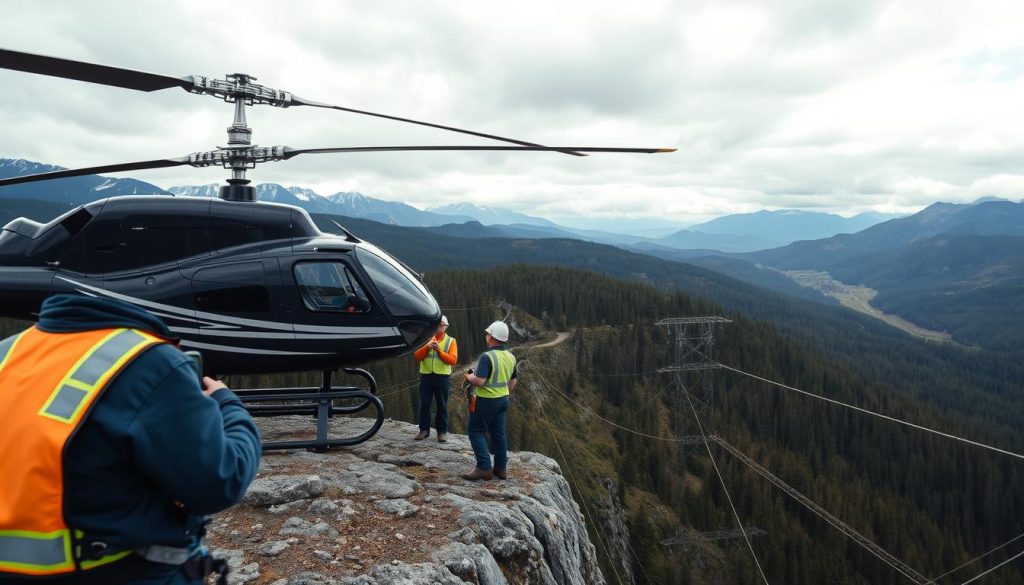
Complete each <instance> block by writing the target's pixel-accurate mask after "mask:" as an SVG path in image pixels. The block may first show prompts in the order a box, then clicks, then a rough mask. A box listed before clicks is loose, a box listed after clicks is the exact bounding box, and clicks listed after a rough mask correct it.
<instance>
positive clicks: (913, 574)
mask: <svg viewBox="0 0 1024 585" xmlns="http://www.w3.org/2000/svg"><path fill="white" fill-rule="evenodd" d="M711 440H712V441H714V442H716V443H718V444H719V445H720V446H721V447H722V448H723V449H725V450H726V451H728V452H729V453H731V454H732V455H733V456H734V457H736V458H737V459H739V460H740V461H741V462H742V463H743V464H744V465H746V466H747V467H749V468H751V469H753V470H754V471H756V472H757V473H758V474H759V475H760V476H761V477H763V478H765V479H767V480H768V481H769V482H771V483H772V484H773V485H774V486H775V487H777V488H779V489H780V490H782V491H783V492H785V493H786V494H787V495H789V496H790V497H791V498H793V499H794V500H796V501H797V502H799V503H800V504H802V505H803V506H804V507H805V508H807V509H808V510H810V511H811V512H814V513H815V514H817V515H818V516H819V517H820V518H821V519H822V520H824V521H825V522H828V523H829V524H831V525H832V526H833V527H835V529H836V530H838V531H839V532H842V533H843V534H845V535H846V536H847V537H849V538H850V539H851V540H853V541H854V542H856V543H857V544H859V545H861V546H862V547H864V548H865V549H867V551H868V552H870V553H871V554H873V555H875V556H876V557H878V558H879V559H880V560H882V562H884V563H885V564H887V565H889V566H890V567H892V568H893V569H895V570H896V571H898V572H900V573H902V574H903V576H905V577H906V578H908V579H910V580H911V581H913V582H915V583H919V584H922V585H923V584H924V583H925V582H926V578H925V577H924V576H922V575H920V574H919V573H918V572H917V571H915V570H914V569H913V568H911V567H910V566H909V565H907V564H906V563H904V562H903V561H901V560H900V559H898V558H896V557H895V556H894V555H893V554H891V553H889V552H888V551H886V550H885V549H884V548H882V547H880V546H878V545H877V544H875V543H874V542H872V541H871V540H869V539H868V538H867V537H866V536H864V535H862V534H861V533H859V532H857V531H856V530H855V529H854V528H853V527H852V526H850V525H849V524H847V523H845V522H843V521H842V520H840V519H839V518H837V517H835V516H833V515H832V514H831V513H830V512H829V511H828V510H826V509H825V508H823V507H821V506H820V505H818V504H817V503H816V502H814V501H813V500H811V499H810V498H808V497H807V496H805V495H804V494H802V493H800V492H799V491H797V490H796V489H795V488H793V487H792V486H790V485H789V484H788V483H786V482H784V481H782V479H780V478H779V477H778V476H776V475H775V474H773V473H772V472H770V471H768V470H767V469H765V468H764V467H763V466H761V465H760V464H758V463H757V462H756V461H754V460H753V459H751V458H750V457H748V456H747V455H746V454H745V453H743V452H742V451H740V450H739V449H737V448H736V447H733V446H732V445H730V444H729V443H727V442H726V441H725V439H723V438H721V437H719V436H717V435H712V436H711ZM708 449H709V450H710V447H708ZM741 528H742V526H741Z"/></svg>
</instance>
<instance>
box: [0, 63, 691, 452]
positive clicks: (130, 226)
mask: <svg viewBox="0 0 1024 585" xmlns="http://www.w3.org/2000/svg"><path fill="white" fill-rule="evenodd" d="M0 68H3V69H11V70H17V71H23V72H27V73H35V74H40V75H48V76H54V77H62V78H66V79H73V80H78V81H85V82H90V83H97V84H102V85H109V86H114V87H121V88H125V89H133V90H138V91H144V92H151V91H156V90H162V89H169V88H175V87H177V88H181V89H184V90H186V91H188V92H190V93H194V94H206V95H211V96H214V97H217V98H219V99H222V100H224V101H227V102H229V103H234V105H235V109H234V120H233V123H232V125H231V126H229V127H228V129H227V132H228V146H226V147H220V148H217V149H216V150H213V151H208V152H197V153H193V154H190V155H186V156H182V157H177V158H166V159H153V160H147V161H138V162H129V163H117V164H110V165H103V166H95V167H88V168H79V169H71V170H60V171H53V172H47V173H41V174H36V175H28V176H19V177H12V178H8V179H0V197H2V196H3V187H4V186H7V185H14V184H20V183H29V182H36V181H47V180H52V179H59V178H64V177H75V176H82V175H92V174H99V173H111V172H118V171H130V170H144V169H154V168H167V167H174V166H182V165H191V166H194V167H208V166H220V167H223V168H225V169H230V171H231V178H229V179H228V180H227V185H224V186H222V187H221V188H220V194H219V198H218V199H203V198H192V197H168V196H158V195H151V196H126V197H113V198H109V199H103V200H99V201H95V202H92V203H88V204H86V205H83V206H81V207H78V208H77V209H74V210H72V211H69V212H68V213H66V214H64V215H62V216H60V217H58V218H56V219H54V220H52V221H50V222H48V223H46V224H40V223H37V222H35V221H33V220H30V219H26V218H18V219H15V220H13V221H11V222H10V223H9V224H7V225H6V226H4V228H3V230H2V231H0V316H4V317H12V318H19V319H30V320H31V319H34V318H35V317H36V315H37V314H38V311H39V307H40V304H41V303H42V301H43V300H44V299H45V298H46V297H48V296H50V295H53V294H56V293H59V292H69V291H76V292H79V293H83V294H87V295H95V296H101V297H111V298H117V299H121V300H124V301H128V302H130V303H133V304H136V305H138V306H140V307H143V308H145V309H147V310H149V311H151V312H153V313H155V314H157V315H159V316H160V317H162V318H163V319H164V320H165V321H166V322H167V323H168V325H169V326H170V327H171V330H172V331H174V332H175V333H176V334H178V335H180V336H181V339H182V343H181V345H182V347H183V348H185V349H195V350H199V351H201V352H202V354H203V356H204V358H205V359H204V364H205V369H206V371H207V372H216V373H219V374H231V373H245V374H250V373H273V372H293V371H308V370H321V371H323V372H324V383H323V385H322V386H321V388H320V389H319V390H320V392H319V393H316V395H315V397H314V398H313V400H314V403H316V404H318V405H319V406H317V408H316V411H317V413H318V416H319V419H320V420H319V422H318V441H317V442H316V443H315V444H312V445H305V444H302V443H296V442H291V443H288V444H287V445H286V446H289V447H302V446H318V447H323V446H335V445H340V444H352V442H358V441H350V440H347V439H346V440H342V441H327V440H326V439H325V438H324V437H323V436H321V435H323V434H324V433H325V431H326V427H325V425H326V419H325V416H329V415H330V414H331V413H332V412H355V411H357V410H360V409H361V408H357V407H348V408H341V409H338V408H337V407H332V406H331V404H332V400H333V399H337V398H356V399H361V400H363V402H362V403H361V404H360V405H357V406H361V407H362V408H365V407H366V406H367V405H369V404H371V403H374V404H375V405H376V406H377V409H378V416H377V419H378V421H377V425H376V427H379V424H380V422H381V421H382V420H383V406H382V405H380V401H379V399H377V398H376V396H373V389H374V382H373V378H372V376H370V375H369V373H368V372H366V371H365V370H358V369H354V368H350V366H353V365H356V364H365V363H368V362H372V361H374V360H379V359H384V358H389V357H395V356H398V355H402V354H404V353H408V352H410V351H412V350H413V349H415V348H417V347H419V346H420V345H422V344H423V343H425V342H426V341H427V339H429V337H430V336H431V335H432V334H433V333H434V331H435V329H436V326H437V323H438V322H439V321H440V318H441V311H440V308H439V307H438V304H437V302H436V301H435V300H434V298H433V296H432V295H431V294H430V292H429V291H428V290H427V288H426V287H425V286H424V285H423V283H422V281H421V279H420V278H419V276H418V275H416V273H415V272H414V271H412V270H411V269H409V268H408V267H406V266H405V265H404V264H403V263H402V262H400V261H398V260H396V259H395V258H393V257H392V256H390V255H388V254H387V253H386V252H384V251H382V250H381V249H379V248H377V247H375V246H374V245H373V244H371V243H369V242H365V241H362V240H360V239H359V238H357V237H356V236H354V235H352V234H351V233H350V232H348V231H347V230H345V229H344V228H343V227H342V226H340V225H338V226H337V227H338V229H339V231H340V232H341V233H342V234H344V235H334V234H325V233H322V232H321V231H320V230H319V229H317V227H316V226H315V225H314V224H313V221H312V220H311V219H310V217H309V215H308V214H307V213H306V211H305V210H303V209H301V208H298V207H294V206H290V205H280V204H273V203H261V202H258V201H257V196H256V189H255V188H254V187H252V186H250V185H249V180H248V179H247V178H246V172H247V170H248V169H251V168H254V167H255V165H256V164H258V163H262V162H269V161H276V160H287V159H290V158H293V157H295V156H298V155H300V154H326V153H349V152H394V151H439V150H450V151H457V150H470V151H472V150H476V151H487V150H504V151H508V150H523V151H552V152H558V153H563V154H568V155H573V156H586V154H585V153H588V152H625V153H656V152H671V151H673V150H674V149H663V148H607V147H601V148H595V147H550V146H543V145H539V144H535V143H531V142H525V141H522V140H516V139H512V138H505V137H501V136H496V135H493V134H484V133H481V132H474V131H470V130H464V129H459V128H454V127H451V126H443V125H440V124H433V123H429V122H422V121H417V120H412V119H409V118H401V117H397V116H390V115H386V114H379V113H374V112H368V111H365V110H357V109H352V108H346V107H341V106H335V105H331V104H326V103H322V102H315V101H312V100H306V99H303V98H299V97H298V96H296V95H294V94H291V93H288V92H284V91H279V90H275V89H272V88H269V87H265V86H262V85H257V84H255V83H253V81H255V79H256V78H255V77H253V76H251V75H248V74H244V73H235V74H229V75H227V76H226V77H225V79H210V78H207V77H203V76H187V77H170V76H165V75H159V74H153V73H145V72H141V71H135V70H130V69H122V68H118V67H111V66H106V65H99V64H93V63H85V62H81V61H73V60H69V59H62V58H57V57H48V56H43V55H36V54H31V53H25V52H21V51H14V50H8V49H0ZM257 104H264V105H272V106H277V107H285V108H287V107H295V106H309V107H317V108H326V109H334V110H341V111H346V112H352V113H357V114H362V115H368V116H374V117H379V118H385V119H389V120H395V121H400V122H407V123H412V124H418V125H422V126H429V127H433V128H438V129H442V130H448V131H453V132H459V133H462V134H468V135H472V136H477V137H482V138H487V139H491V140H496V141H501V142H505V143H507V145H500V146H369V147H341V148H307V149H295V148H291V147H287V146H273V147H260V146H256V145H253V144H252V143H251V138H252V129H251V128H249V126H248V125H247V122H246V116H245V107H246V106H247V105H257ZM339 367H340V368H346V371H347V372H349V373H354V374H357V375H360V376H362V377H364V378H365V379H366V380H367V381H368V383H369V385H370V390H369V392H367V391H361V390H357V389H353V388H341V389H339V388H338V387H335V386H332V384H331V381H330V378H331V372H332V371H333V370H334V369H336V368H339ZM311 390H316V389H315V388H313V389H310V388H301V389H296V388H293V389H269V390H262V391H253V393H252V394H250V395H249V399H250V400H251V401H263V400H269V399H267V397H274V398H280V397H286V398H287V399H289V400H290V399H297V398H299V397H301V396H307V395H310V396H312V395H313V394H312V393H310V392H308V391H311ZM346 392H348V394H345V393H346ZM353 392H356V394H353ZM262 406H263V407H264V409H265V410H266V413H270V414H292V413H294V412H296V410H295V408H294V407H291V406H288V405H276V406H270V405H262ZM325 409H326V410H325ZM300 411H303V412H305V411H306V410H302V409H300ZM325 412H326V415H324V413H325ZM320 415H324V416H320ZM373 432H376V428H374V429H373ZM364 434H365V433H364ZM372 434H373V433H372V432H371V433H370V435H372ZM361 437H362V436H361ZM365 438H368V436H367V437H364V438H362V439H360V440H365Z"/></svg>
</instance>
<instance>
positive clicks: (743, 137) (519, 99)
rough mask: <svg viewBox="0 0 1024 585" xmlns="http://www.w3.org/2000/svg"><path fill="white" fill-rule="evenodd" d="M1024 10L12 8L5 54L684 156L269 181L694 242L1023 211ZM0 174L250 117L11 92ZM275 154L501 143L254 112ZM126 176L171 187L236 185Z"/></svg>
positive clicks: (542, 139)
mask: <svg viewBox="0 0 1024 585" xmlns="http://www.w3.org/2000/svg"><path fill="white" fill-rule="evenodd" d="M1022 17H1024V6H1022V5H1021V4H1020V3H1019V2H1018V1H1012V2H1011V1H1004V0H990V1H987V2H985V3H984V7H983V9H981V8H980V7H975V6H970V5H965V4H963V3H962V2H956V1H954V0H936V2H934V3H929V4H927V5H923V4H919V3H905V2H881V1H874V0H871V1H864V2H847V3H827V2H826V3H822V2H814V1H812V0H772V1H770V2H761V1H753V0H751V1H739V2H730V3H727V4H725V3H721V2H715V1H712V0H706V1H704V0H692V1H688V2H685V3H680V2H672V1H669V0H652V1H651V2H643V3H605V2H597V3H595V2H583V1H570V0H553V1H548V2H540V1H538V0H527V1H523V2H516V3H510V4H498V5H495V4H475V3H464V2H457V1H455V0H438V1H436V2H429V3H403V4H402V5H401V6H396V5H392V4H388V3H341V2H333V1H328V0H320V1H307V2H302V3H298V4H289V5H284V4H281V3H275V2H270V1H263V0H256V1H253V2H249V3H247V4H246V5H245V6H244V7H243V8H239V7H238V6H236V5H232V4H228V3H210V2H200V1H198V0H188V1H184V0H179V1H168V2H161V3H157V2H150V1H145V2H140V1H132V0H116V1H115V0H111V1H105V2H104V3H103V4H102V10H99V9H97V7H96V6H95V5H90V4H87V3H67V2H58V1H56V0H41V1H36V2H12V3H9V4H8V5H6V6H5V19H3V21H0V38H3V39H4V45H5V46H6V47H8V48H13V49H17V50H24V51H29V52H36V53H43V54H52V55H59V56H64V57H68V58H72V59H80V60H84V61H90V62H98V63H105V64H110V65H114V66H120V67H126V68H132V69H139V70H143V71H152V72H155V73H162V74H167V75H175V76H178V75H188V74H202V75H210V76H217V77H219V76H223V75H224V74H226V73H233V72H239V71H242V72H247V73H250V74H253V75H256V76H257V77H258V78H259V79H258V81H257V82H258V83H263V84H266V85H268V86H271V87H275V88H278V89H283V90H287V91H291V92H294V93H296V94H297V95H300V96H303V97H307V98H310V99H315V100H319V101H325V102H329V103H336V104H339V105H344V106H348V107H353V108H359V109H365V110H370V111H375V112H381V113H386V114H394V115H399V116H404V117H410V118H415V119H421V120H427V121H434V122H437V123H441V124H448V125H453V126H457V127H463V128H468V129H473V130H478V131H482V132H488V133H493V134H499V135H504V136H510V137H515V138H519V139H523V140H528V141H533V142H538V143H543V144H553V145H568V146H572V145H594V146H678V147H679V148H680V151H679V152H678V153H675V154H672V155H657V156H649V155H641V156H627V155H595V156H591V157H588V158H586V159H579V158H575V157H568V156H564V155H556V154H548V153H403V154H366V155H339V156H333V155H318V156H313V155H309V156H303V157H298V158H296V159H294V160H292V161H288V162H281V163H274V164H268V165H264V166H261V167H259V168H257V169H256V170H255V171H252V172H251V173H250V176H251V177H252V178H253V179H254V180H256V181H258V182H278V183H282V184H288V185H303V186H310V187H313V188H314V189H316V190H317V191H318V192H322V193H332V192H335V191H342V190H345V191H347V190H360V191H363V192H364V193H366V194H368V195H371V196H374V197H381V198H390V199H395V200H402V201H405V202H408V203H412V204H415V205H418V206H427V205H433V204H441V203H448V202H457V201H469V202H473V203H477V204H485V205H488V204H489V205H501V206H504V207H509V208H511V209H513V210H516V211H520V212H525V213H533V214H548V215H549V216H551V217H554V216H559V217H567V216H576V217H580V218H585V217H616V216H618V217H623V218H626V217H629V218H636V217H648V218H660V219H665V218H673V219H675V220H677V221H680V222H683V221H694V220H700V219H706V218H707V217H709V216H713V215H716V214H724V213H735V212H746V211H754V210H757V209H761V208H768V209H779V208H784V207H800V208H807V209H818V210H829V211H835V212H841V213H844V214H846V215H849V214H852V213H856V212H860V211H868V210H878V211H884V210H893V209H899V210H902V211H908V210H911V211H912V210H914V209H919V208H920V207H922V206H924V205H927V204H928V203H931V202H932V201H934V199H935V198H946V199H947V200H959V199H957V198H958V197H959V198H963V199H964V200H967V199H971V198H974V197H975V196H980V195H987V194H996V195H1002V196H1007V197H1011V198H1014V197H1016V198H1019V197H1021V188H1020V183H1021V182H1020V179H1019V175H1018V171H1019V164H1020V160H1022V156H1024V117H1022V116H1021V115H1020V114H1019V109H1020V106H1019V104H1020V103H1024V75H1022V74H1021V73H1022V72H1024V39H1022V38H1021V37H1020V34H1019V22H1020V21H1021V19H1022ZM0 86H2V87H4V92H3V93H2V94H0V156H4V157H18V158H29V159H32V160H38V161H41V162H48V163H55V164H61V165H64V166H90V165H98V164H107V163H112V162H117V161H132V160H146V159H150V158H159V157H166V156H180V155H183V154H187V153H189V152H194V151H202V150H210V149H213V148H215V147H217V146H218V145H223V144H224V143H225V141H226V139H225V138H226V137H225V128H226V127H227V126H228V124H229V123H230V121H231V117H232V107H231V105H230V104H225V103H223V102H221V101H218V100H215V99H212V98H210V97H205V96H193V95H188V94H186V93H185V92H182V91H180V90H167V91H162V92H153V93H142V92H133V91H128V90H123V89H117V88H109V87H102V86H97V85H92V84H83V83H77V82H72V81H68V80H62V79H53V78H44V77H39V76H31V75H26V74H24V73H19V72H11V71H0ZM248 119H249V123H250V125H251V126H252V127H253V129H254V140H255V142H257V143H259V144H261V145H273V144H285V145H289V146H294V147H330V146H358V145H390V144H488V142H487V141H484V140H482V139H478V138H473V137H469V136H460V135H457V134H452V133H446V132H442V131H439V130H432V129H425V128H420V127H415V126H409V125H404V124H399V123H396V122H391V121H385V120H379V119H370V118H365V117H360V116H357V115H353V114H344V113H340V112H331V111H324V110H318V109H312V108H291V109H288V110H275V109H269V108H265V107H264V108H251V109H250V110H249V112H248ZM130 175H132V176H135V177H137V178H140V179H143V180H147V181H149V182H153V183H156V184H158V185H161V186H164V187H167V186H170V185H172V184H187V183H208V182H213V181H221V180H223V178H224V177H225V176H226V175H225V172H224V171H223V170H221V169H190V168H178V169H165V170H154V171H147V172H134V173H130Z"/></svg>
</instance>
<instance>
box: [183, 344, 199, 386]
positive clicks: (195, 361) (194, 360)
mask: <svg viewBox="0 0 1024 585" xmlns="http://www.w3.org/2000/svg"><path fill="white" fill-rule="evenodd" d="M184 354H185V355H186V356H188V358H189V361H190V362H191V364H192V369H193V370H195V371H196V379H197V380H199V385H200V386H202V385H203V354H201V353H199V352H198V351H196V350H194V349H190V350H188V351H186V352H184Z"/></svg>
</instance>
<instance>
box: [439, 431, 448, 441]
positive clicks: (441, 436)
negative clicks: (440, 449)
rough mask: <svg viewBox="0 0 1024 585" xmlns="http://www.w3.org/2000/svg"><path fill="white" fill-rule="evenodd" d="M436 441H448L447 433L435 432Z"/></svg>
mask: <svg viewBox="0 0 1024 585" xmlns="http://www.w3.org/2000/svg"><path fill="white" fill-rule="evenodd" d="M437 442H438V443H447V442H448V433H437Z"/></svg>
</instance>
